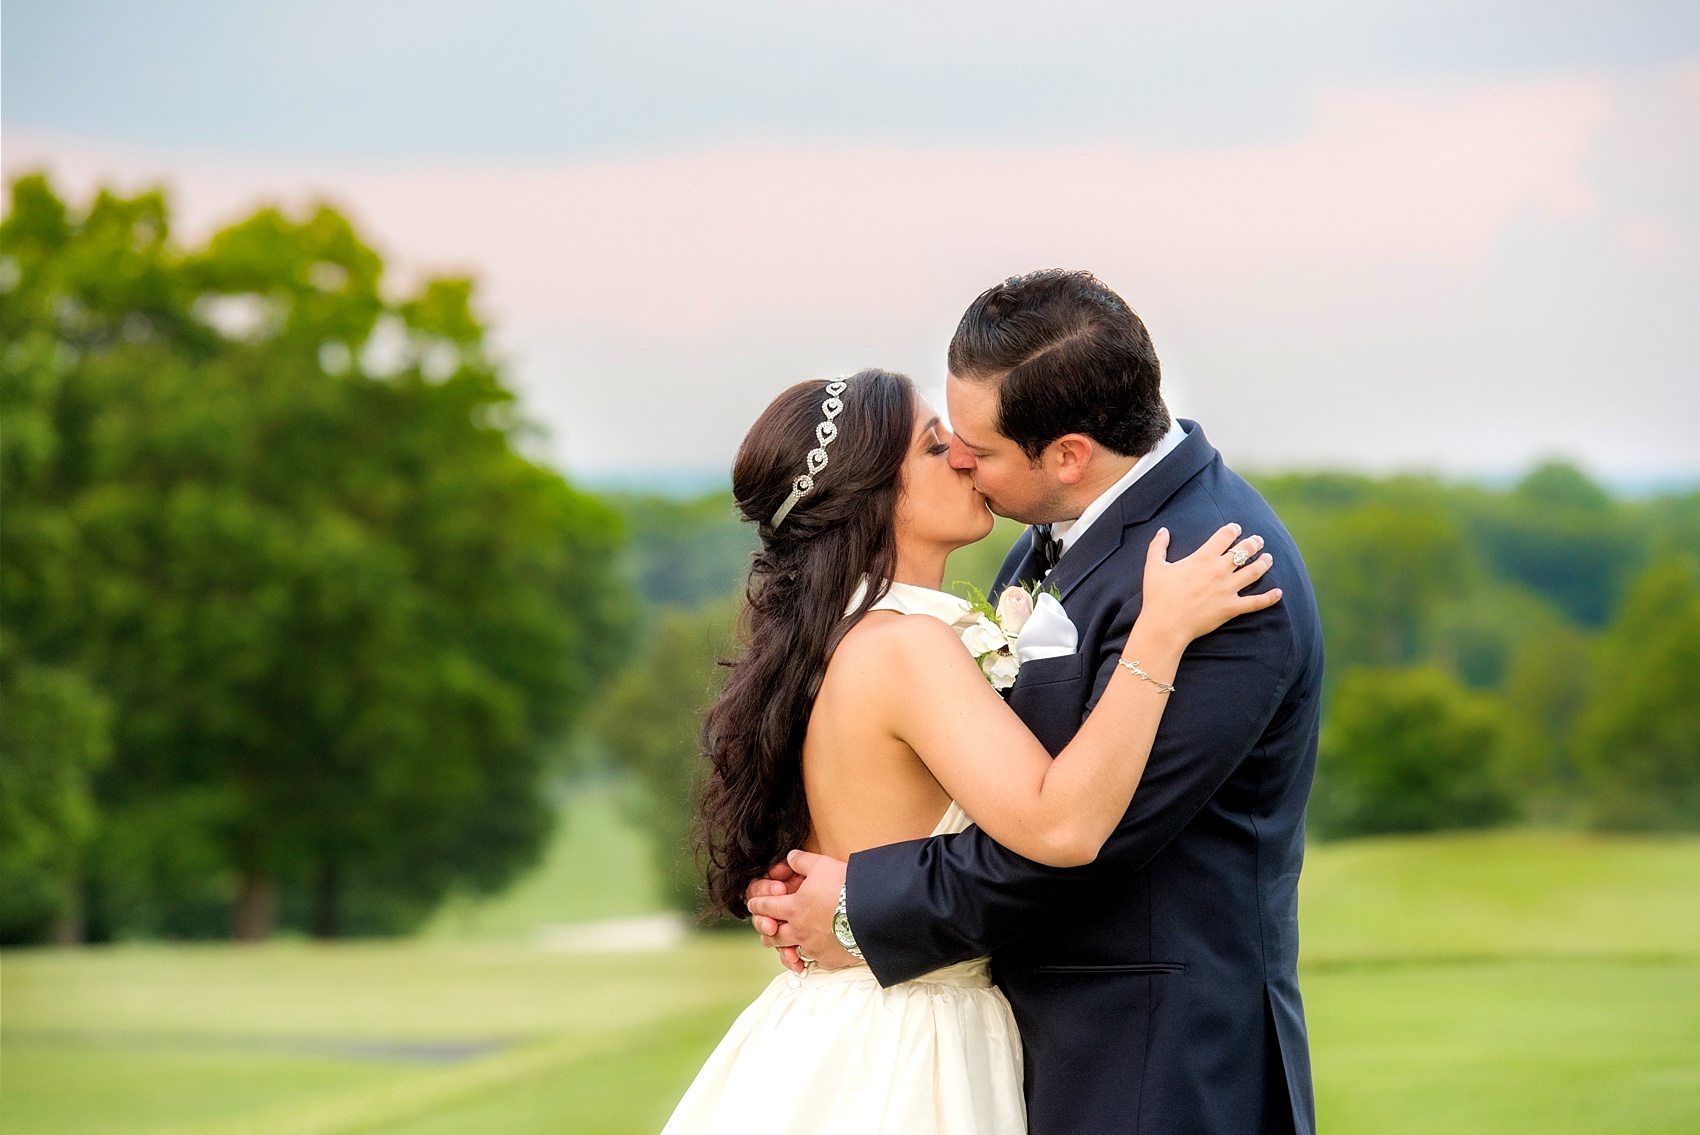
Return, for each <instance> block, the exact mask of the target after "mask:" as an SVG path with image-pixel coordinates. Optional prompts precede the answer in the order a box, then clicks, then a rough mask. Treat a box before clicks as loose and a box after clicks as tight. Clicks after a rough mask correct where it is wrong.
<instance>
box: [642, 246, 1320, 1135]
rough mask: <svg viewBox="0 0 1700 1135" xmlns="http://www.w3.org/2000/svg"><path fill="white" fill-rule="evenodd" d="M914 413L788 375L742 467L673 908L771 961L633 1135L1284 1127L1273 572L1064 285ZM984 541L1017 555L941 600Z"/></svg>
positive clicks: (987, 344) (1309, 599)
mask: <svg viewBox="0 0 1700 1135" xmlns="http://www.w3.org/2000/svg"><path fill="white" fill-rule="evenodd" d="M946 401H947V404H948V407H949V411H950V426H949V428H947V427H946V426H945V425H944V423H943V422H942V421H941V419H940V417H939V415H938V414H937V413H936V412H935V411H934V410H933V409H932V408H931V407H929V406H928V405H927V403H926V402H925V401H923V400H922V399H921V398H920V397H919V396H918V395H917V394H916V391H915V387H914V384H913V383H911V382H910V380H909V379H907V378H905V377H904V376H902V375H899V374H892V373H890V372H888V371H882V370H865V371H862V372H860V373H859V374H855V375H852V376H851V377H849V378H845V379H837V380H833V381H830V382H824V381H814V382H803V383H799V384H798V385H796V386H793V387H791V388H790V389H789V390H787V391H785V392H784V393H783V394H781V395H780V396H779V397H778V398H776V399H775V400H774V401H773V403H772V404H771V405H770V406H768V408H767V409H766V410H765V411H763V412H762V415H761V416H760V417H759V418H758V419H757V420H756V423H755V425H754V426H752V427H751V429H750V432H749V434H748V435H747V436H746V437H745V438H744V441H743V444H742V446H741V447H740V448H739V451H738V456H737V460H736V463H735V464H734V466H733V470H732V488H733V494H734V496H735V498H736V500H737V505H738V509H739V511H740V512H741V513H742V515H743V517H744V518H745V519H746V520H748V521H750V522H751V523H753V524H754V525H755V526H756V530H757V532H758V533H759V534H760V538H761V548H760V550H759V551H758V552H756V553H755V556H754V560H753V562H752V564H751V568H750V574H749V581H748V585H747V593H748V605H747V608H746V611H745V615H744V621H743V628H742V629H743V635H744V645H743V648H742V650H741V652H740V653H739V654H738V656H737V657H736V658H735V659H734V660H733V662H732V664H731V671H730V675H729V678H728V680H727V683H726V686H725V688H724V692H722V693H721V695H720V697H719V699H718V700H717V701H716V702H715V704H714V705H713V707H712V708H711V709H710V710H709V713H708V716H707V719H706V721H705V724H704V729H703V737H704V743H705V747H706V750H707V756H708V758H709V760H710V761H711V762H712V767H711V769H710V771H709V775H708V778H707V781H706V784H705V786H704V789H703V795H702V805H701V808H702V826H703V831H704V840H705V852H706V854H705V857H704V858H705V863H706V869H707V895H708V899H709V901H710V903H711V904H712V906H713V907H714V908H715V909H717V910H719V911H721V912H724V913H728V914H731V915H734V916H738V917H743V916H746V915H749V916H751V917H752V919H753V921H754V923H755V925H756V927H757V929H758V930H759V931H761V934H762V938H763V941H764V942H765V943H766V944H767V945H769V946H772V947H775V948H777V949H778V950H779V951H780V953H781V955H782V957H783V958H784V960H785V962H786V966H787V971H788V972H786V973H783V974H781V975H779V976H778V977H777V978H775V979H774V981H773V983H772V984H771V985H770V986H769V987H768V989H767V990H766V992H764V993H763V994H762V995H761V996H760V997H759V998H758V999H757V1000H756V1001H755V1003H754V1004H752V1005H751V1006H750V1007H749V1008H748V1009H746V1010H745V1011H744V1013H743V1014H742V1015H741V1016H740V1017H739V1018H738V1020H737V1022H736V1023H735V1024H734V1025H733V1026H732V1028H731V1030H730V1031H729V1032H728V1033H727V1035H726V1037H725V1038H724V1039H723V1040H722V1041H721V1043H720V1045H719V1047H718V1048H717V1049H716V1050H715V1052H714V1054H713V1055H712V1056H710V1057H709V1060H708V1062H707V1064H706V1065H705V1066H704V1067H703V1069H702V1071H701V1072H700V1073H699V1074H698V1076H697V1078H696V1080H695V1082H694V1083H693V1084H692V1085H691V1087H690V1089H689V1090H688V1091H687V1092H686V1094H685V1096H684V1098H683V1100H681V1101H680V1103H679V1106H678V1108H677V1110H676V1111H675V1112H674V1114H673V1117H672V1119H671V1120H670V1121H669V1122H668V1124H667V1127H666V1128H665V1133H664V1135H708V1133H713V1135H803V1133H809V1135H829V1133H831V1135H838V1133H842V1135H875V1133H889V1135H932V1133H936V1135H1022V1133H1023V1132H1027V1131H1031V1132H1033V1133H1034V1135H1100V1133H1102V1135H1110V1133H1112V1132H1113V1133H1127V1135H1132V1133H1135V1132H1138V1133H1141V1135H1156V1133H1162V1135H1170V1133H1173V1135H1180V1133H1198V1135H1251V1133H1257V1132H1266V1133H1276V1132H1280V1133H1295V1135H1310V1133H1311V1132H1312V1131H1313V1130H1314V1128H1315V1120H1314V1110H1315V1109H1314V1105H1313V1101H1312V1095H1311V1082H1310V1057H1309V1049H1308V1042H1307V1039H1306V1034H1305V1021H1304V1008H1303V1005H1302V1003H1301V1001H1300V997H1299V987H1298V971H1297V964H1298V891H1297V888H1298V879H1299V868H1300V865H1301V862H1302V860H1303V855H1304V812H1305V800H1306V797H1307V796H1308V794H1309V792H1310V783H1311V775H1312V772H1313V769H1314V766H1315V758H1316V741H1317V723H1318V712H1319V708H1320V707H1319V701H1320V694H1321V682H1322V633H1321V628H1320V625H1319V624H1318V622H1317V613H1316V603H1315V598H1314V596H1313V594H1312V592H1311V587H1310V581H1309V579H1308V578H1307V576H1306V574H1305V569H1304V564H1303V562H1302V561H1301V560H1300V558H1299V554H1298V550H1297V549H1296V548H1295V547H1294V545H1293V542H1292V539H1291V538H1290V537H1289V536H1288V535H1287V532H1286V529H1285V528H1283V527H1282V525H1281V522H1280V520H1278V519H1277V518H1276V516H1275V514H1274V512H1273V511H1271V509H1270V508H1269V506H1268V505H1267V504H1266V503H1265V502H1264V501H1263V499H1262V497H1260V496H1259V495H1258V494H1257V492H1256V491H1255V490H1254V489H1252V487H1251V486H1250V485H1248V484H1247V483H1246V482H1245V481H1244V480H1243V479H1242V478H1241V477H1239V476H1238V475H1237V474H1235V473H1234V472H1233V471H1231V470H1230V469H1229V468H1228V467H1227V466H1226V465H1224V464H1223V462H1222V458H1221V456H1220V455H1219V454H1218V453H1217V452H1216V450H1215V449H1213V448H1212V447H1211V445H1210V443H1209V442H1208V441H1206V440H1205V438H1204V432H1203V430H1201V429H1200V428H1199V427H1198V425H1197V424H1196V423H1194V422H1188V421H1178V420H1174V419H1171V418H1170V416H1169V412H1168V409H1167V407H1166V406H1165V405H1164V402H1163V397H1162V390H1161V382H1160V371H1159V367H1158V362H1157V356H1156V353H1155V351H1154V349H1153V348H1152V345H1151V339H1150V336H1149V335H1148V334H1147V332H1146V329H1145V326H1144V324H1143V323H1142V322H1141V321H1140V319H1139V317H1138V316H1137V315H1135V314H1134V313H1133V311H1132V310H1131V309H1130V308H1129V307H1128V305H1127V304H1126V303H1125V302H1124V301H1123V300H1122V299H1121V297H1120V296H1118V295H1116V294H1115V293H1114V292H1113V291H1111V290H1110V289H1109V288H1107V287H1105V286H1104V285H1103V284H1102V283H1100V282H1099V281H1098V280H1097V279H1096V278H1094V277H1093V276H1091V275H1090V274H1087V273H1084V272H1067V271H1046V272H1036V273H1033V274H1031V275H1027V276H1021V277H1016V278H1013V279H1010V280H1006V281H1005V282H1003V283H1001V284H999V285H997V286H996V287H994V288H991V289H990V290H988V291H987V292H985V293H984V294H983V295H981V296H980V297H979V298H978V299H976V300H975V301H974V302H973V304H972V305H970V307H969V308H968V311H967V313H966V314H965V315H964V316H963V317H962V321H961V323H960V324H959V325H958V327H957V329H956V334H955V336H954V337H953V338H952V340H951V344H950V354H949V377H948V379H947V388H946ZM993 513H997V514H999V515H1002V516H1008V517H1013V518H1014V519H1016V520H1020V521H1024V522H1026V523H1027V524H1029V525H1030V526H1031V527H1030V528H1029V530H1028V532H1027V533H1026V534H1024V535H1023V536H1022V537H1021V539H1019V540H1018V541H1017V542H1016V545H1015V546H1014V547H1013V548H1011V549H1010V552H1009V555H1008V556H1007V557H1006V558H1005V560H1004V563H1003V567H1002V569H1001V570H1000V571H999V572H998V576H997V579H996V581H995V582H994V583H993V585H992V589H991V591H990V592H989V593H988V595H987V597H986V599H985V600H982V599H980V597H979V596H977V595H976V596H975V597H974V599H973V600H970V599H965V598H960V597H958V596H956V595H953V594H950V593H947V592H946V591H944V590H943V587H944V583H945V580H944V571H945V560H946V557H947V556H948V555H949V554H950V553H951V552H952V551H954V550H955V549H957V548H960V547H963V546H964V545H967V544H972V543H974V542H975V541H977V540H980V539H982V538H983V537H985V536H986V535H987V534H988V533H989V532H990V531H991V529H992V525H993V517H992V514H993Z"/></svg>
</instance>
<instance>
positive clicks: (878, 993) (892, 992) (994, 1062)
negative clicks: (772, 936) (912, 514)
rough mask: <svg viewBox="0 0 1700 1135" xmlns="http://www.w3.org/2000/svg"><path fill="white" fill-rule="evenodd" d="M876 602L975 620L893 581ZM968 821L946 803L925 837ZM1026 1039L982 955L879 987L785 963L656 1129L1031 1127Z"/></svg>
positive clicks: (667, 1132) (689, 1132) (945, 1130)
mask: <svg viewBox="0 0 1700 1135" xmlns="http://www.w3.org/2000/svg"><path fill="white" fill-rule="evenodd" d="M874 609H875V610H888V611H901V612H902V613H904V614H928V615H934V616H936V617H938V618H940V619H942V620H943V621H944V622H946V623H949V624H951V625H952V626H953V627H955V628H956V629H957V630H959V631H961V630H966V629H967V628H968V627H969V626H972V625H973V623H974V616H973V614H972V612H969V611H968V610H967V604H966V603H964V602H963V601H962V600H960V599H958V598H957V597H956V596H954V595H947V594H945V593H944V592H941V591H933V590H930V589H928V588H923V587H913V586H910V585H907V584H901V583H893V584H892V585H891V590H890V591H889V592H888V593H887V594H886V596H885V597H884V598H883V599H881V600H880V601H879V602H878V603H877V604H875V606H874ZM971 822H972V821H971V820H969V818H968V817H967V816H966V815H965V814H964V813H963V811H962V809H961V808H959V807H957V806H956V804H955V803H952V804H951V805H950V807H949V808H948V809H947V810H946V811H945V814H944V817H943V818H942V819H940V820H939V822H938V826H937V827H935V828H934V829H933V832H932V834H933V835H948V834H951V833H953V832H959V831H962V830H963V829H964V828H966V827H968V825H969V824H970V823H971ZM1026 1130H1027V1117H1026V1109H1025V1105H1024V1103H1023V1101H1022V1095H1021V1037H1020V1034H1018V1033H1017V1032H1016V1028H1015V1018H1014V1017H1013V1016H1012V1015H1011V1014H1010V1010H1009V1002H1007V1001H1005V1000H1004V996H1003V994H1002V993H1001V992H999V991H998V989H997V988H996V987H995V986H993V985H992V982H991V978H990V976H989V974H988V963H987V961H986V960H985V959H984V958H980V959H976V960H974V961H969V962H961V963H959V964H957V965H953V966H947V967H945V968H944V969H941V970H935V971H933V972H932V973H929V974H926V975H925V976H923V977H918V978H916V979H915V980H913V981H906V982H903V983H902V984H900V985H894V986H892V987H890V988H889V989H882V988H880V984H879V982H878V981H877V980H875V978H874V975H873V974H872V973H871V972H870V971H869V970H868V967H867V966H864V965H856V966H852V967H850V968H849V969H842V970H834V971H827V970H821V969H817V968H816V967H815V966H813V965H809V966H807V967H806V969H805V972H804V973H802V974H794V973H790V972H787V973H783V974H781V975H779V976H778V977H776V978H774V979H773V983H772V984H771V985H769V986H768V987H767V989H766V991H765V992H763V993H762V995H761V996H760V997H758V998H756V1000H755V1002H754V1003H753V1004H752V1005H751V1006H750V1007H749V1008H747V1009H745V1010H744V1011H743V1013H742V1014H741V1015H740V1016H739V1017H738V1019H737V1021H736V1022H734V1023H733V1025H732V1028H731V1030H730V1031H729V1032H727V1034H726V1036H725V1038H724V1039H723V1040H721V1042H720V1045H719V1047H717V1048H716V1049H715V1050H714V1054H713V1055H712V1056H710V1057H709V1058H708V1063H706V1064H704V1065H703V1068H702V1071H701V1072H699V1073H698V1074H697V1078H696V1081H695V1082H694V1083H692V1084H691V1087H690V1090H689V1091H687V1092H686V1093H685V1098H684V1099H682V1100H680V1101H679V1106H678V1108H677V1109H676V1110H675V1111H674V1112H673V1118H672V1119H670V1120H669V1121H668V1122H667V1126H666V1127H665V1128H664V1129H663V1131H662V1135H750V1133H751V1132H759V1133H760V1135H876V1133H878V1135H932V1133H936V1135H1025V1132H1026Z"/></svg>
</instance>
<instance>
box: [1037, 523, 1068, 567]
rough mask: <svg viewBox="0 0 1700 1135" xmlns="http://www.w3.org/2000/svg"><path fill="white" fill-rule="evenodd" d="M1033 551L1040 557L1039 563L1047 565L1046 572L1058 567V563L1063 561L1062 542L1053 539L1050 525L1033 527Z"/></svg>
mask: <svg viewBox="0 0 1700 1135" xmlns="http://www.w3.org/2000/svg"><path fill="white" fill-rule="evenodd" d="M1033 551H1034V553H1035V554H1037V555H1038V557H1039V562H1040V563H1042V564H1044V565H1045V570H1046V571H1050V570H1051V569H1052V568H1054V567H1056V566H1057V561H1058V560H1060V559H1062V553H1063V546H1062V541H1061V540H1055V539H1052V537H1051V526H1050V525H1049V524H1035V525H1034V526H1033Z"/></svg>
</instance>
